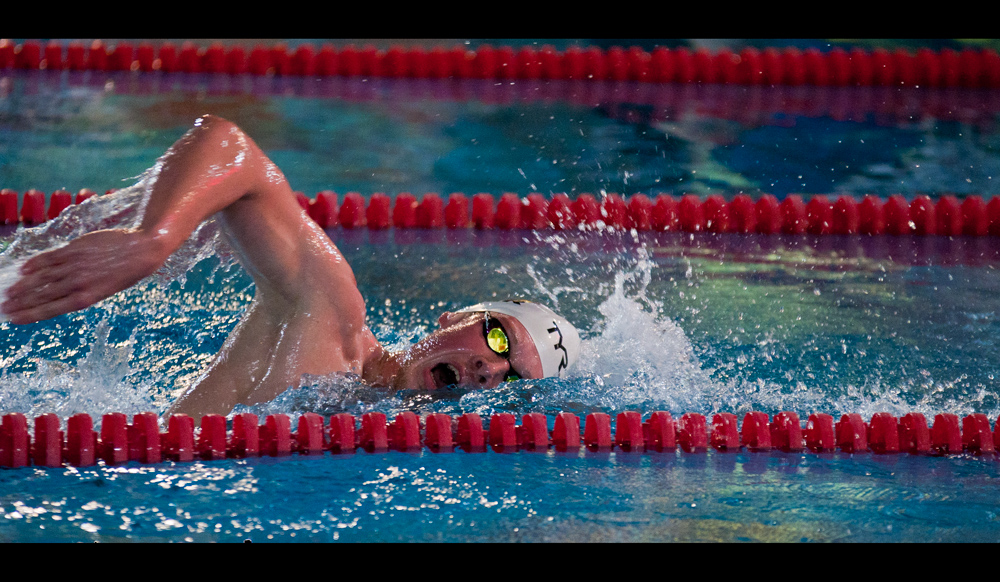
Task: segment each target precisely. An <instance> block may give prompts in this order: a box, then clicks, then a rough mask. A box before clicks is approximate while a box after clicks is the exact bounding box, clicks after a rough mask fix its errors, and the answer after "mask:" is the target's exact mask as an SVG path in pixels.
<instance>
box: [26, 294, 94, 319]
mask: <svg viewBox="0 0 1000 582" xmlns="http://www.w3.org/2000/svg"><path fill="white" fill-rule="evenodd" d="M93 303H94V302H93V301H90V299H89V298H88V297H87V296H86V295H84V294H83V293H73V294H71V295H67V296H64V297H61V298H59V299H56V300H54V301H49V302H47V303H43V304H41V305H38V304H35V305H32V306H30V307H28V308H25V309H21V310H17V311H11V312H7V317H9V318H10V321H11V323H15V324H18V325H24V324H27V323H34V322H36V321H42V320H45V319H51V318H53V317H56V316H57V315H62V314H64V313H69V312H71V311H78V310H80V309H83V308H85V307H87V306H89V305H91V304H93Z"/></svg>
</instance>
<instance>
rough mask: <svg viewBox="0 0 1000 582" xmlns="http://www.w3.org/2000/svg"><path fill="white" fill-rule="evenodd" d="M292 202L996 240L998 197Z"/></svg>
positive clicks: (326, 197)
mask: <svg viewBox="0 0 1000 582" xmlns="http://www.w3.org/2000/svg"><path fill="white" fill-rule="evenodd" d="M93 195H94V192H93V191H91V190H88V189H84V190H81V191H80V192H78V193H77V194H76V195H75V196H73V195H72V194H71V193H70V192H68V191H66V190H58V191H56V192H53V193H52V194H51V196H48V197H46V195H45V193H44V192H42V191H40V190H35V189H32V190H28V191H27V192H25V193H24V195H23V196H19V193H18V192H16V191H14V190H11V189H9V188H5V189H3V190H0V223H3V224H19V223H20V224H25V225H37V224H41V223H43V222H45V221H47V220H51V219H53V218H55V217H56V216H57V215H58V214H59V213H60V212H62V211H63V210H65V209H66V208H68V207H69V206H70V205H72V204H73V203H80V202H82V201H84V200H86V199H87V198H89V197H91V196H93ZM296 196H297V198H298V201H299V204H300V205H301V206H302V208H303V210H305V211H306V212H307V213H308V214H309V216H310V217H311V218H312V219H313V220H314V221H316V223H317V224H318V225H319V226H321V227H323V228H326V229H329V228H337V227H340V228H344V229H361V228H367V229H370V230H384V229H389V228H396V229H411V228H416V229H449V230H456V229H467V228H474V229H477V230H488V229H497V230H515V229H529V230H546V229H555V230H566V229H584V230H587V229H601V228H613V229H616V230H630V229H635V230H637V231H660V232H670V231H673V232H712V233H740V234H774V235H804V234H808V235H897V236H898V235H921V236H932V235H939V236H970V237H984V236H1000V197H990V198H989V200H986V199H984V198H983V197H982V196H978V195H970V196H965V197H963V198H961V199H959V198H958V197H956V196H951V195H945V196H941V197H939V198H937V199H931V198H930V197H929V196H926V195H919V196H916V197H914V198H912V199H911V200H907V199H906V198H904V197H903V196H902V195H899V194H895V195H892V196H889V197H888V198H884V199H883V198H880V197H878V196H873V195H868V196H864V197H862V198H861V200H858V199H856V198H854V197H853V196H849V195H840V196H833V195H831V196H827V195H815V196H812V197H810V198H808V200H806V199H804V198H803V197H802V196H800V195H797V194H791V195H788V196H786V197H785V198H784V199H782V200H780V201H779V200H778V199H777V198H776V197H775V196H773V195H770V194H764V195H761V196H759V197H758V198H757V199H756V200H755V199H753V198H751V197H750V196H748V195H746V194H737V195H736V196H733V197H732V198H730V199H726V198H724V197H723V196H721V195H718V194H713V195H708V196H704V197H702V196H698V195H695V194H684V195H681V196H679V197H678V196H673V195H669V194H659V195H655V196H652V197H651V196H647V195H645V194H634V195H631V196H628V197H625V196H622V195H619V194H608V195H606V196H602V197H601V198H597V197H595V196H593V195H591V194H580V195H578V196H576V197H575V198H572V199H571V198H570V197H569V196H568V195H566V194H554V195H552V196H551V197H546V196H543V195H541V194H538V193H532V194H529V195H527V196H526V197H523V198H522V197H519V196H518V195H516V194H513V193H505V194H502V195H501V196H500V198H499V200H497V199H496V198H495V197H494V196H493V195H492V194H487V193H479V194H475V195H473V196H472V197H471V198H470V197H469V196H466V195H465V194H462V193H452V194H450V195H449V196H448V197H447V200H445V199H444V198H442V196H441V195H439V194H436V193H426V194H424V195H423V196H422V197H421V198H420V199H419V200H418V199H417V197H416V196H414V195H412V194H409V193H405V192H404V193H400V194H397V195H396V196H395V198H390V197H389V196H388V195H386V194H381V193H374V194H372V195H371V196H369V197H368V198H367V199H366V198H365V197H364V196H362V195H361V194H359V193H357V192H348V193H346V194H344V196H343V199H341V198H340V196H339V195H338V194H337V193H335V192H332V191H329V190H324V191H322V192H319V193H317V194H316V196H315V197H313V198H309V197H307V196H306V195H305V194H303V193H301V192H297V193H296ZM19 198H20V199H21V202H20V204H19V203H18V202H19ZM46 198H48V199H49V200H48V202H47V203H46Z"/></svg>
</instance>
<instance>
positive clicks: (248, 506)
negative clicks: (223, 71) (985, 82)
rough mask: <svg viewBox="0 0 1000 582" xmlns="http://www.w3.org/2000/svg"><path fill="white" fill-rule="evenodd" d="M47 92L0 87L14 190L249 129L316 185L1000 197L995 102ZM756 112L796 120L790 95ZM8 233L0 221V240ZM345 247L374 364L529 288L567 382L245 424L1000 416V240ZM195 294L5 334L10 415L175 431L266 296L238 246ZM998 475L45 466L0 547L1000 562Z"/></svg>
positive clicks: (896, 463)
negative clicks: (628, 549)
mask: <svg viewBox="0 0 1000 582" xmlns="http://www.w3.org/2000/svg"><path fill="white" fill-rule="evenodd" d="M40 73H42V74H29V73H24V72H16V73H15V72H5V73H4V75H6V76H5V77H4V78H3V79H2V82H0V135H2V136H3V139H2V140H0V187H9V188H14V189H17V190H19V191H24V190H26V189H28V188H38V189H41V190H44V191H47V192H51V191H52V190H55V189H57V188H67V189H69V190H71V191H72V190H78V189H80V188H83V187H88V188H92V189H94V190H98V191H103V190H105V189H109V188H124V187H126V186H127V185H129V184H131V183H132V182H134V179H133V178H132V177H134V176H138V175H140V174H141V173H142V172H143V170H145V169H146V168H147V167H149V166H150V165H151V164H152V163H153V162H154V161H155V159H156V157H157V156H159V155H160V154H161V153H162V152H163V151H164V150H165V149H166V148H167V147H168V146H169V145H170V144H171V143H172V142H173V141H174V140H176V139H177V138H178V137H179V136H180V135H181V134H182V133H183V132H184V131H185V130H186V129H187V128H188V127H190V125H191V123H192V122H193V120H194V118H195V117H197V116H198V115H199V114H202V113H207V112H211V113H216V114H219V115H222V116H224V117H227V118H229V119H231V120H233V121H234V122H236V123H238V124H239V125H241V126H242V127H243V128H244V129H245V130H246V131H247V133H249V134H250V135H251V136H252V137H254V139H255V140H256V141H257V142H258V143H259V144H260V145H261V147H262V148H263V149H264V150H265V151H267V152H268V154H269V155H271V156H272V158H273V159H274V160H275V161H276V162H277V163H278V165H279V166H281V167H282V169H283V170H284V172H285V174H286V176H287V177H288V178H289V180H290V182H291V183H292V186H293V188H295V189H297V190H301V191H303V192H306V193H307V194H313V193H315V192H316V191H319V190H322V189H332V190H335V191H337V192H340V193H343V192H348V191H352V190H353V191H358V192H361V193H362V194H364V195H369V194H371V193H373V192H385V193H388V194H396V193H399V192H412V193H414V194H416V195H418V196H419V195H422V194H423V193H425V192H438V193H441V194H445V195H446V194H448V193H450V192H465V193H467V194H470V195H471V194H473V193H475V192H481V191H483V192H490V193H493V194H495V195H499V194H500V193H502V192H507V191H510V192H516V193H519V194H522V195H523V194H527V193H529V192H535V191H537V192H542V193H545V194H551V193H555V192H566V193H568V194H570V196H575V195H576V194H579V193H584V192H588V193H593V194H595V195H601V193H604V192H607V193H622V194H633V193H637V192H642V193H647V194H655V193H659V192H672V193H674V194H679V193H684V192H694V193H700V194H704V193H706V192H720V193H723V194H727V195H730V194H735V193H737V192H741V191H742V192H746V193H749V194H751V195H754V194H758V193H760V192H770V193H774V194H776V195H779V196H782V195H785V194H787V193H791V192H795V193H803V194H810V193H824V194H829V193H834V192H837V193H839V192H847V193H852V194H855V195H859V196H860V195H863V194H866V193H877V194H882V195H885V194H888V193H897V192H898V193H902V194H904V195H906V196H913V195H915V194H916V193H918V192H922V193H928V194H931V195H935V196H936V195H939V194H941V193H944V192H954V193H958V194H968V193H978V194H981V195H984V196H991V195H994V194H995V193H996V192H995V189H996V186H995V185H994V182H995V181H994V180H993V175H994V172H995V171H996V170H997V168H998V166H997V164H998V162H1000V156H998V155H997V153H996V145H997V133H996V131H995V127H994V123H993V121H994V118H995V110H994V109H993V108H992V107H990V106H989V103H990V101H989V99H984V98H983V95H982V94H980V93H977V92H975V91H952V92H950V93H948V94H947V95H943V94H941V93H934V94H929V95H924V94H921V93H919V92H917V93H914V92H912V91H911V92H909V93H906V95H905V97H906V99H907V100H908V101H907V102H908V103H909V102H911V101H913V100H916V102H918V103H920V102H921V99H924V98H927V99H931V98H934V99H938V102H940V100H941V99H944V100H945V101H946V102H948V103H952V102H953V103H957V104H961V105H962V107H955V108H953V109H954V110H958V111H960V112H961V113H962V115H953V114H952V115H950V114H948V113H947V112H948V111H950V110H949V108H948V107H944V108H940V109H938V110H936V111H940V113H938V114H936V115H930V114H928V113H926V111H927V109H924V108H921V107H914V108H913V114H912V115H910V114H907V115H886V114H884V113H879V112H878V111H876V110H875V109H864V108H861V109H860V111H861V113H857V114H853V115H852V116H849V117H848V118H847V119H844V118H843V116H835V115H832V114H829V113H820V114H816V113H814V112H802V111H801V110H800V111H799V112H798V113H795V112H794V110H793V112H792V113H789V112H788V111H785V110H783V108H781V107H778V106H773V109H774V110H773V111H768V110H764V111H761V110H758V111H757V113H756V114H754V115H745V116H740V115H736V114H733V113H732V112H733V111H742V110H744V109H747V108H749V106H748V105H747V104H748V103H749V102H750V101H752V100H753V99H751V97H753V96H752V95H750V93H751V90H750V89H744V90H742V92H741V90H740V88H729V89H727V91H724V92H712V91H710V90H709V89H708V88H687V89H684V90H683V91H682V90H681V89H680V88H675V87H667V88H661V90H660V92H661V93H662V94H657V95H653V96H650V91H652V89H650V88H649V87H645V88H642V89H641V90H640V88H638V87H637V86H632V85H627V84H626V85H621V86H617V85H614V86H612V85H608V86H602V87H603V88H602V89H601V90H595V89H593V88H589V89H585V88H582V87H579V86H568V85H561V84H558V83H536V84H527V85H528V86H518V85H516V84H515V85H514V86H508V87H501V88H500V89H503V92H501V93H499V94H498V91H499V89H497V88H496V87H495V86H493V85H492V84H491V85H486V84H482V83H478V84H477V83H450V82H445V83H437V84H434V83H418V82H391V81H386V80H375V79H371V80H352V81H350V82H348V81H347V80H327V81H326V82H323V83H319V82H317V83H312V82H310V81H309V80H304V79H297V80H280V79H274V78H269V79H229V80H227V81H226V82H225V83H223V84H222V85H221V86H220V85H219V81H218V80H213V79H209V78H205V77H199V76H189V75H177V76H172V77H156V82H155V83H153V85H152V86H149V85H147V84H144V83H140V82H139V81H137V80H136V79H137V78H136V77H130V76H127V75H126V76H115V75H92V74H89V73H88V74H84V75H79V76H73V75H71V74H70V73H54V74H51V75H50V74H46V72H44V71H42V72H40ZM588 91H589V92H588ZM753 91H756V92H758V94H757V95H756V97H754V99H760V98H761V95H760V94H759V91H761V89H760V88H757V89H754V90H753ZM812 91H814V93H809V94H808V96H810V97H817V96H822V95H823V93H822V92H821V90H819V89H814V90H812ZM833 91H834V93H835V94H836V95H837V96H839V98H841V99H844V98H845V97H844V91H842V90H833ZM540 94H541V96H540ZM678 94H683V95H685V98H684V99H682V100H679V99H678V98H677V95H678ZM581 95H583V96H581ZM588 95H589V97H588ZM663 95H667V96H669V97H670V99H666V97H663ZM720 95H721V97H720ZM864 95H868V96H869V97H870V95H869V94H866V93H863V92H861V91H858V92H856V93H854V94H853V96H852V95H848V97H847V100H848V101H849V102H851V103H854V102H857V101H858V100H859V99H860V98H861V97H863V96H864ZM763 97H764V98H765V101H767V100H768V98H770V102H774V101H775V100H777V101H778V102H780V103H784V104H789V103H791V102H792V101H794V99H792V98H791V97H789V94H788V93H787V92H781V91H777V90H775V91H774V92H773V93H770V94H765V95H763ZM712 99H715V101H712ZM719 99H722V100H723V103H724V104H729V105H728V106H725V105H723V106H720V105H719V103H718V100H719ZM894 99H900V96H899V95H898V94H897V95H895V96H894ZM830 100H833V98H832V97H830V96H829V95H827V101H830ZM663 103H668V104H670V105H669V106H665V105H662V104H663ZM677 103H682V104H683V106H682V107H681V106H677V105H676V104H677ZM789 108H791V107H790V106H789ZM723 112H729V113H725V114H724V113H723ZM920 112H923V113H920ZM965 166H969V167H968V168H966V167H965ZM123 179H124V180H123ZM14 236H15V233H14V231H13V230H12V229H8V231H7V232H6V236H5V237H4V239H3V240H4V241H5V242H4V244H5V245H6V244H7V243H9V241H10V240H12V238H13V237H14ZM330 236H331V237H332V238H333V240H334V241H335V242H336V243H337V245H338V247H339V248H340V249H341V250H342V251H343V252H344V254H345V256H346V257H347V259H348V261H349V262H350V263H351V265H352V266H353V268H354V270H355V273H356V275H357V278H358V284H359V286H360V288H361V291H362V293H363V295H364V296H365V297H366V300H367V305H368V311H369V318H370V323H371V326H372V329H373V331H374V332H375V333H376V335H377V336H378V337H379V339H380V340H381V341H383V342H384V343H386V344H388V345H391V346H395V347H402V346H405V345H407V344H408V343H410V342H413V341H415V340H416V339H418V338H419V337H421V336H422V335H423V334H424V333H426V332H427V331H429V330H431V329H433V327H434V326H435V325H436V318H437V315H438V314H439V313H440V312H441V311H443V310H446V309H454V308H459V307H462V306H465V305H468V304H470V303H474V302H477V301H480V300H483V299H491V298H493V297H506V296H518V295H520V296H528V297H534V298H537V299H540V300H544V301H547V302H550V303H552V304H553V305H554V306H557V307H558V310H559V311H561V312H562V313H564V314H565V315H566V316H567V317H568V318H569V319H570V320H571V321H573V322H575V323H576V324H577V325H578V327H580V329H581V330H583V335H584V338H585V341H584V348H583V349H584V354H583V357H581V360H580V365H579V366H578V367H577V369H576V370H575V371H574V374H573V375H572V377H571V378H568V379H565V380H554V379H547V380H540V381H519V382H514V383H510V384H508V385H505V386H503V387H502V388H500V389H498V390H495V391H491V392H467V391H461V390H454V391H447V392H446V393H444V394H438V395H431V394H427V393H421V392H416V391H404V392H402V393H398V394H386V393H384V392H380V391H378V390H374V389H371V388H368V387H365V386H363V385H358V384H356V383H353V382H352V381H350V380H347V379H343V378H335V377H330V378H307V379H306V381H305V386H304V387H303V388H300V389H296V390H290V391H288V392H286V393H285V394H283V395H282V396H280V397H279V398H278V399H276V400H275V401H274V402H271V403H268V404H265V405H261V406H256V407H252V408H246V410H249V411H252V412H256V413H258V414H260V415H264V414H271V413H276V412H282V413H287V414H291V415H293V416H294V415H297V414H300V413H302V412H306V411H312V412H319V413H323V414H333V413H335V412H344V411H346V412H350V413H352V414H355V415H360V414H363V413H364V412H368V411H372V410H375V411H381V412H385V413H386V414H389V415H392V414H395V413H397V412H399V411H403V410H412V411H415V412H418V413H420V414H426V413H429V412H444V413H447V414H452V415H458V414H461V413H464V412H476V413H479V414H480V415H482V416H483V417H484V418H486V417H488V416H489V415H490V414H492V413H494V412H513V413H515V414H523V413H527V412H543V413H545V414H548V415H549V417H550V419H551V418H552V416H553V415H554V414H555V413H557V412H560V411H567V412H573V413H575V414H578V415H580V416H581V417H582V416H583V415H585V414H587V413H589V412H593V411H601V412H607V413H609V414H611V415H612V416H614V414H615V413H617V412H620V411H623V410H639V411H641V412H643V415H644V416H646V415H648V413H650V412H652V411H655V410H668V411H670V412H671V413H673V414H674V415H675V416H678V415H680V414H682V413H684V412H700V413H702V414H705V415H710V414H712V413H714V412H732V413H735V414H737V415H738V416H741V417H742V414H743V413H745V412H747V411H750V410H760V411H764V412H767V413H769V414H774V413H777V412H779V411H782V410H793V411H796V412H798V413H799V415H800V416H803V417H804V416H807V415H808V414H809V413H811V412H826V413H828V414H832V415H835V416H837V415H839V414H841V413H848V412H858V413H861V414H862V415H863V416H864V417H866V418H868V417H870V416H871V414H873V413H875V412H880V411H887V412H890V413H893V414H895V415H897V416H900V415H903V414H905V413H907V412H911V411H916V412H923V413H924V414H925V415H933V414H936V413H941V412H953V413H956V414H960V415H963V414H968V413H971V412H982V413H985V414H986V415H987V416H988V417H990V419H991V420H995V419H996V418H997V416H998V414H1000V402H998V398H997V386H998V384H997V381H996V379H995V378H996V375H997V373H998V371H997V369H996V368H997V362H998V361H1000V358H998V353H997V352H998V344H1000V328H998V327H997V323H996V322H995V313H996V304H995V297H996V296H997V290H998V288H1000V277H998V275H997V268H998V267H1000V245H998V244H997V242H995V241H994V239H991V238H983V239H966V238H961V237H958V238H951V239H950V238H944V237H936V238H933V239H919V238H917V237H912V238H896V237H851V238H848V237H833V236H828V237H823V238H822V239H817V238H814V237H763V236H741V235H711V234H699V235H690V234H684V233H632V232H608V231H602V232H555V231H539V232H528V231H512V232H500V231H486V232H480V231H462V232H454V231H392V230H390V231H383V232H369V231H367V230H356V231H347V230H342V229H335V230H331V231H330ZM180 272H181V273H183V274H182V276H180V277H177V276H176V275H177V273H173V275H172V276H162V277H159V278H154V279H153V280H150V281H148V282H145V283H143V284H141V285H139V286H138V287H136V288H133V289H131V290H128V291H127V292H124V293H122V294H120V295H118V296H116V297H114V298H112V299H109V300H107V301H105V302H103V303H101V304H100V305H98V306H95V307H93V308H91V309H88V310H85V311H83V312H79V313H75V314H70V315H67V316H62V317H59V318H56V319H53V320H51V321H48V322H43V323H39V324H35V325H31V326H23V327H15V326H11V325H9V324H7V323H3V324H0V342H2V351H0V357H2V358H3V360H2V362H3V365H2V372H0V409H2V410H3V412H4V413H7V412H15V411H16V412H23V413H25V414H26V415H29V417H30V416H34V415H37V414H41V413H45V412H56V413H57V414H59V415H60V416H61V417H63V418H65V417H67V416H69V415H70V414H73V413H76V412H88V413H90V414H91V415H93V416H94V417H95V418H99V417H100V415H101V414H104V413H106V412H125V413H128V414H131V413H135V412H140V411H144V410H152V411H154V412H157V413H162V412H163V411H164V410H166V408H167V407H168V406H169V404H170V402H172V400H173V399H174V398H176V397H177V395H178V394H180V393H182V392H183V391H184V390H185V389H186V387H187V386H188V385H190V383H191V382H192V381H193V380H194V379H196V378H197V376H198V375H199V373H200V370H201V369H202V367H203V366H204V365H206V364H207V362H208V361H209V360H210V358H211V356H212V355H213V354H214V353H215V352H216V351H217V350H218V349H219V347H220V346H221V345H222V342H223V341H224V339H225V337H226V335H227V334H228V333H229V331H231V330H232V328H233V327H234V326H235V324H236V322H237V321H238V318H239V315H240V313H241V311H242V310H243V309H245V307H246V306H247V305H248V304H249V301H250V299H251V297H252V293H253V286H252V281H251V280H250V279H249V277H248V276H247V275H246V274H245V273H244V272H243V271H242V270H241V269H239V267H238V266H235V265H232V264H231V262H230V261H228V260H227V259H226V257H225V256H223V257H222V259H219V258H217V257H211V258H208V259H205V260H203V261H200V262H196V264H194V265H193V266H190V268H188V267H187V266H185V268H184V269H181V271H180ZM470 273H474V276H471V277H470ZM494 294H495V295H494ZM998 466H1000V465H998V464H997V461H996V459H994V458H984V457H974V456H956V457H946V458H928V457H911V456H908V455H894V456H876V455H869V454H863V455H847V454H841V453H837V454H832V455H814V454H786V453H777V452H776V453H768V454H765V453H747V452H742V453H728V454H726V453H718V452H709V453H707V454H704V455H690V454H685V453H682V452H676V453H669V454H628V453H621V452H615V453H610V454H603V455H602V454H594V453H590V452H581V453H580V454H568V455H567V454H559V453H556V452H549V453H527V452H522V453H514V454H499V453H492V452H491V453H482V454H470V453H464V452H456V453H452V454H435V453H432V452H430V451H424V452H421V453H416V454H405V453H395V452H393V453H385V454H371V453H365V452H359V453H357V454H354V455H345V456H332V455H324V456H319V457H291V458H285V459H271V458H261V459H252V460H225V461H218V462H201V463H185V464H173V463H170V462H165V463H161V464H158V465H149V466H141V465H137V464H129V465H124V466H105V465H98V466H96V467H91V468H85V469H76V468H62V469H39V468H29V469H17V470H2V471H0V517H2V519H0V539H4V540H12V541H13V540H17V541H34V540H46V541H49V540H67V541H68V540H74V541H90V540H97V541H118V540H148V541H152V540H165V541H210V540H212V541H214V540H218V541H244V540H247V539H249V540H251V541H254V542H257V541H267V540H283V541H294V540H318V541H333V540H338V541H438V540H441V541H508V540H510V541H789V542H798V541H988V540H989V541H992V540H995V539H996V537H997V535H996V532H997V530H998V526H997V524H998V520H997V515H996V514H997V504H996V502H995V486H996V479H997V472H998Z"/></svg>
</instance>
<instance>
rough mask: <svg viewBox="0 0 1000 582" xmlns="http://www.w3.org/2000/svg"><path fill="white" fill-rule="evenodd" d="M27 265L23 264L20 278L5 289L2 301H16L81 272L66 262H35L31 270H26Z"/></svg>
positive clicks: (75, 266) (76, 266)
mask: <svg viewBox="0 0 1000 582" xmlns="http://www.w3.org/2000/svg"><path fill="white" fill-rule="evenodd" d="M36 258H39V257H36ZM32 260H34V259H32ZM27 265H28V264H27V263H25V265H24V266H22V268H21V278H20V279H18V280H17V282H15V283H14V284H13V285H11V286H10V287H9V288H7V291H6V293H5V294H4V295H5V297H4V299H6V300H10V299H16V298H18V297H21V296H22V295H24V294H26V293H33V292H35V291H36V290H37V289H39V288H40V287H42V286H44V285H49V284H51V283H55V282H58V281H60V280H64V279H66V278H67V277H70V276H72V275H73V274H74V272H77V273H79V272H81V270H80V268H79V266H78V265H73V264H72V263H67V262H55V261H52V262H44V263H43V262H35V263H33V265H32V267H31V268H26V267H27Z"/></svg>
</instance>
